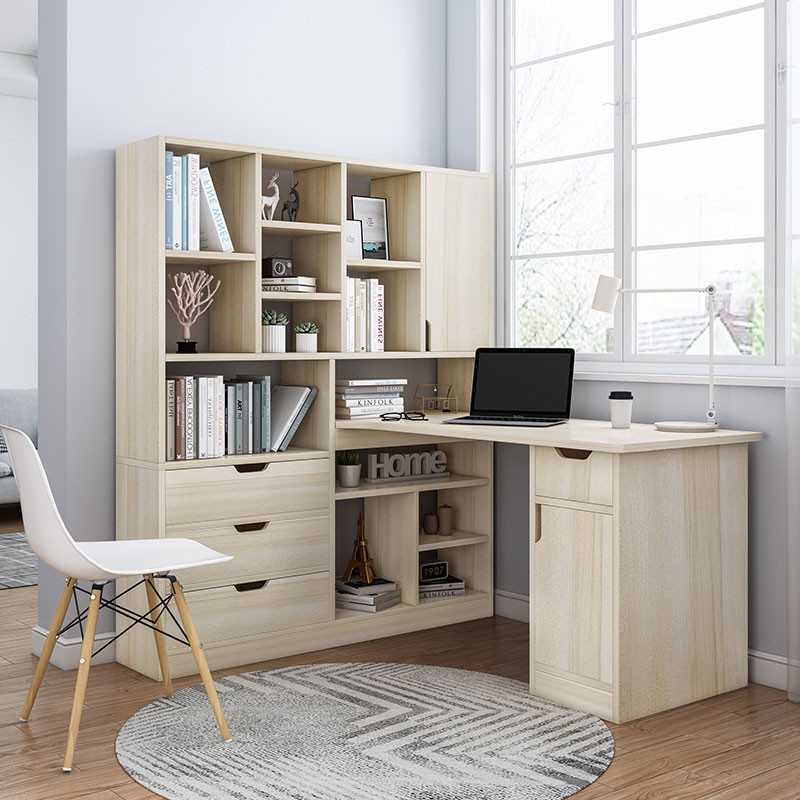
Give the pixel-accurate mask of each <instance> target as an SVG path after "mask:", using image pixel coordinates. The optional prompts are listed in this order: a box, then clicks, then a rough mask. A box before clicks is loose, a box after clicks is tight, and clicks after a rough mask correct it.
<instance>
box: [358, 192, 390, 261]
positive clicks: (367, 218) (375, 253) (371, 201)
mask: <svg viewBox="0 0 800 800" xmlns="http://www.w3.org/2000/svg"><path fill="white" fill-rule="evenodd" d="M353 219H354V220H359V221H360V222H361V233H362V238H363V251H364V255H363V257H364V258H380V259H383V260H384V261H387V260H388V259H389V226H388V222H387V219H386V198H385V197H357V196H356V195H353Z"/></svg>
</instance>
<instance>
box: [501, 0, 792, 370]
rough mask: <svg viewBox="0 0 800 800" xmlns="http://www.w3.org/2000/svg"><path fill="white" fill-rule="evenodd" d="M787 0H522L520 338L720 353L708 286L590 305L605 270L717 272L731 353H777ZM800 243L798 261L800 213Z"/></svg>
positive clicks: (515, 97) (514, 132) (511, 164)
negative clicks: (781, 43) (778, 46)
mask: <svg viewBox="0 0 800 800" xmlns="http://www.w3.org/2000/svg"><path fill="white" fill-rule="evenodd" d="M780 1H782V2H786V0H780ZM774 2H776V0H770V3H768V4H767V5H765V4H764V3H760V4H746V3H745V2H742V1H741V0H671V2H668V3H667V2H663V0H616V1H615V0H546V2H545V1H544V0H509V13H510V31H511V33H510V37H509V47H508V58H507V61H508V68H509V69H508V80H509V97H510V104H511V106H512V108H511V109H510V112H511V113H510V116H509V117H507V119H508V120H509V122H510V126H509V127H510V131H509V137H508V138H509V140H510V148H509V149H510V152H509V157H508V177H509V192H510V198H511V204H512V208H513V214H512V215H511V216H512V219H511V227H512V229H511V236H510V242H511V244H510V251H511V252H510V253H509V262H510V281H509V283H510V287H511V295H512V309H513V324H512V326H511V327H512V336H513V339H514V343H515V344H517V345H520V346H523V345H544V346H572V347H575V348H576V349H577V350H579V351H580V352H582V353H585V354H594V356H595V357H597V354H611V356H612V357H613V358H615V359H618V360H659V359H661V360H663V359H667V360H674V358H675V357H676V356H680V357H681V358H682V359H683V358H684V357H691V356H698V357H702V356H703V355H704V354H707V352H708V349H707V348H708V345H707V342H708V313H707V308H706V306H705V302H706V299H705V295H701V294H699V293H674V294H638V295H634V296H631V295H628V296H626V302H625V303H620V304H618V306H619V310H618V312H617V314H616V317H615V318H614V319H612V318H611V317H609V316H606V315H603V314H601V313H599V312H595V311H592V310H591V299H592V294H593V292H594V285H595V281H596V277H597V275H598V274H600V273H607V274H616V275H617V276H619V277H621V278H622V279H623V285H625V286H628V287H636V288H639V289H647V288H653V289H656V288H661V289H663V288H677V287H700V286H704V285H706V284H708V283H714V284H715V285H716V286H717V295H716V298H715V312H716V320H715V327H714V334H715V351H716V353H717V354H718V355H719V356H720V357H721V358H720V360H726V358H727V359H728V360H733V361H736V362H741V361H742V360H749V361H753V362H763V361H765V360H767V359H770V360H772V359H774V358H775V341H774V340H775V316H776V311H775V309H776V303H775V285H776V283H775V266H774V265H775V263H776V248H775V242H776V211H775V209H776V204H775V202H774V198H775V196H776V190H777V187H776V180H775V175H776V169H775V166H774V154H775V149H776V136H775V124H774V118H775V104H774V102H772V101H770V100H768V98H770V97H771V96H773V95H774V80H773V79H772V77H771V76H772V75H774V72H773V71H772V69H771V68H770V70H767V69H765V64H766V62H767V57H768V55H769V57H770V58H771V59H773V60H774V53H775V49H774V48H772V47H771V48H767V47H766V45H765V42H768V41H770V36H771V37H772V41H774V38H775V33H774V31H775V28H776V25H775V21H774V18H775V13H774V11H775V9H774V7H772V5H771V3H774ZM790 2H791V3H800V0H790ZM768 29H771V30H768ZM767 49H769V51H770V53H769V54H768V53H767ZM798 49H800V45H799V47H798ZM798 56H800V52H799V53H798ZM798 63H799V64H800V62H798ZM768 76H769V77H768ZM798 80H800V76H799V77H798ZM798 96H800V94H799V95H798ZM797 108H800V103H798V105H797ZM795 122H796V123H797V124H798V126H800V119H798V120H795ZM793 129H794V126H793ZM796 138H797V140H798V142H800V130H799V131H798V134H797V137H796ZM796 172H797V174H798V176H800V168H799V169H797V170H796ZM795 182H800V177H797V178H795ZM798 218H800V214H798ZM794 236H797V239H796V240H795V239H794ZM795 242H796V244H797V247H796V248H793V249H792V254H793V263H795V264H796V265H797V271H798V272H800V223H798V224H796V225H795V226H794V228H793V231H792V243H793V244H794V243H795ZM795 251H797V254H796V255H795ZM798 284H800V280H798V281H796V282H795V285H798ZM768 287H769V291H768V290H767V289H768ZM795 298H796V299H795V304H796V305H797V306H798V308H800V288H798V290H797V292H796V294H795ZM796 327H797V326H796ZM794 338H795V340H796V341H797V343H798V344H797V345H796V347H795V350H796V351H800V332H798V333H796V334H795V337H794ZM605 357H606V358H609V357H610V356H609V355H606V356H605Z"/></svg>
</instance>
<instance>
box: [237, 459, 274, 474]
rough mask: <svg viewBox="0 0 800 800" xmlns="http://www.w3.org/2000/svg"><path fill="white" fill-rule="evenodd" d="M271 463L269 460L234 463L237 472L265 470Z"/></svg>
mask: <svg viewBox="0 0 800 800" xmlns="http://www.w3.org/2000/svg"><path fill="white" fill-rule="evenodd" d="M269 463H270V462H269V461H262V462H261V463H259V464H234V465H233V468H234V469H235V470H236V471H237V472H263V471H264V470H265V469H266V468H267V467H268V466H269Z"/></svg>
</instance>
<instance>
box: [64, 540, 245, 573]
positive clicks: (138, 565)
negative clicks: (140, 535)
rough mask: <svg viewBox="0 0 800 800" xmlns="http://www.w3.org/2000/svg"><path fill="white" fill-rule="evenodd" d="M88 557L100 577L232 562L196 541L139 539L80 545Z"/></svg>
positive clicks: (225, 556)
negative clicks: (98, 570) (95, 566)
mask: <svg viewBox="0 0 800 800" xmlns="http://www.w3.org/2000/svg"><path fill="white" fill-rule="evenodd" d="M77 544H78V547H80V549H81V550H82V551H83V553H84V555H86V556H87V557H88V558H90V559H91V560H92V561H94V562H95V563H96V564H97V565H98V566H99V567H100V569H101V572H99V573H98V576H97V577H98V578H103V579H107V578H108V576H109V575H113V576H125V575H146V574H149V573H160V572H174V571H175V570H179V569H188V568H189V567H199V566H202V565H205V564H219V563H221V562H223V561H230V560H231V559H232V558H233V556H227V555H224V554H223V553H219V552H217V551H216V550H212V549H211V548H210V547H206V546H205V545H204V544H201V543H200V542H195V541H194V540H193V539H137V540H131V541H118V542H79V543H77Z"/></svg>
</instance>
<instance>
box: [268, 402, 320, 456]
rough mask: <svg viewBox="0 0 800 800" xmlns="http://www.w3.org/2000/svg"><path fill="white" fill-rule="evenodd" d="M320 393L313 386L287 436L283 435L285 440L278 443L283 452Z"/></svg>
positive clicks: (279, 449)
mask: <svg viewBox="0 0 800 800" xmlns="http://www.w3.org/2000/svg"><path fill="white" fill-rule="evenodd" d="M318 394H319V390H318V389H317V387H316V386H311V387H310V391H309V393H308V395H307V396H306V399H305V400H303V405H301V406H300V410H299V411H298V412H297V414H296V415H295V418H294V422H292V426H291V427H290V428H289V430H288V431H287V433H286V436H284V437H283V441H282V442H281V443H280V445H278V452H280V453H282V452H283V451H284V450H286V448H287V447H288V446H289V442H291V441H292V437H293V436H294V435H295V433H297V429H298V428H299V427H300V423H301V422H302V421H303V419H304V418H305V416H306V414H307V413H308V409H309V408H311V404H312V403H313V402H314V398H315V397H316V396H317V395H318Z"/></svg>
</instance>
